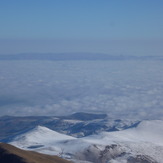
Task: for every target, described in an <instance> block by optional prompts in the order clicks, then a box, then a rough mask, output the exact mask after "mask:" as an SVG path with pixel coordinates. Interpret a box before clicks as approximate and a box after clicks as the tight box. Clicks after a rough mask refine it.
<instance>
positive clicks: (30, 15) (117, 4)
mask: <svg viewBox="0 0 163 163" xmlns="http://www.w3.org/2000/svg"><path fill="white" fill-rule="evenodd" d="M162 7H163V1H162V0H156V1H153V0H135V1H134V0H103V1H99V0H78V1H77V0H69V1H68V0H46V1H45V0H28V1H26V0H14V1H13V0H5V1H0V22H1V26H0V54H15V53H31V52H36V53H40V52H42V53H47V52H50V53H62V52H92V53H98V52H99V53H107V54H118V55H119V54H123V55H124V54H127V55H163V53H162V52H163V48H162V44H163V21H162V20H163V10H162Z"/></svg>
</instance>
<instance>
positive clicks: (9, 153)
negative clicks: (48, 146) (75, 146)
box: [0, 143, 70, 163]
mask: <svg viewBox="0 0 163 163" xmlns="http://www.w3.org/2000/svg"><path fill="white" fill-rule="evenodd" d="M0 162H1V163H70V162H69V161H66V160H63V159H61V158H59V157H57V156H49V155H45V154H40V153H36V152H31V151H25V150H21V149H18V148H16V147H14V146H12V145H9V144H5V143H0Z"/></svg>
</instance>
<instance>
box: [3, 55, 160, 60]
mask: <svg viewBox="0 0 163 163" xmlns="http://www.w3.org/2000/svg"><path fill="white" fill-rule="evenodd" d="M0 60H54V61H58V60H64V61H66V60H163V57H162V56H128V55H109V54H103V53H101V54H99V53H45V54H44V53H28V54H26V53H22V54H1V55H0Z"/></svg>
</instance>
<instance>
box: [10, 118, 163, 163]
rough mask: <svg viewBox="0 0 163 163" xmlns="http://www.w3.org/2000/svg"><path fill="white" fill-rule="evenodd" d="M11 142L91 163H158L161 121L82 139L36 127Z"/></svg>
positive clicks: (162, 153)
mask: <svg viewBox="0 0 163 163" xmlns="http://www.w3.org/2000/svg"><path fill="white" fill-rule="evenodd" d="M10 144H12V145H15V146H17V147H19V148H22V149H27V150H35V151H38V152H41V153H46V154H52V155H53V154H54V155H59V156H61V157H64V158H68V159H75V160H83V161H90V162H94V163H99V162H100V163H106V162H107V161H109V163H110V162H111V163H117V162H121V163H123V162H124V163H126V162H134V160H135V162H136V161H137V160H139V162H141V160H146V162H147V163H148V162H149V163H150V162H151V163H154V162H159V163H161V162H162V160H163V121H161V120H153V121H142V122H141V123H140V124H139V125H138V126H137V127H136V128H131V129H127V130H122V131H116V132H102V133H99V134H97V135H92V136H88V137H83V138H74V137H71V136H67V135H63V134H60V133H57V132H55V131H52V130H50V129H48V128H46V127H41V126H38V127H37V128H35V129H33V130H31V131H29V132H27V133H24V134H22V135H19V136H18V137H16V138H14V139H13V140H12V141H11V142H10ZM77 162H79V161H77Z"/></svg>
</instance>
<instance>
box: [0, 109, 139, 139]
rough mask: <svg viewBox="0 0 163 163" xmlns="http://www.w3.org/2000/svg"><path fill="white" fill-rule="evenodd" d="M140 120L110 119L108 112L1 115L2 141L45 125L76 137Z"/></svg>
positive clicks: (133, 123)
mask: <svg viewBox="0 0 163 163" xmlns="http://www.w3.org/2000/svg"><path fill="white" fill-rule="evenodd" d="M139 123H140V121H138V120H121V119H110V118H109V117H108V116H107V114H92V113H82V112H80V113H74V114H72V115H68V116H27V117H12V116H3V117H0V128H1V132H0V141H3V142H7V141H8V140H10V139H11V138H12V137H13V136H16V135H19V134H21V133H24V132H27V131H28V130H31V129H33V128H35V127H36V126H45V127H48V128H49V129H52V130H55V131H57V132H60V133H64V134H67V135H70V136H74V137H84V136H88V135H92V134H95V133H99V132H101V131H119V130H123V129H127V128H131V127H134V126H137V125H138V124H139Z"/></svg>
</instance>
